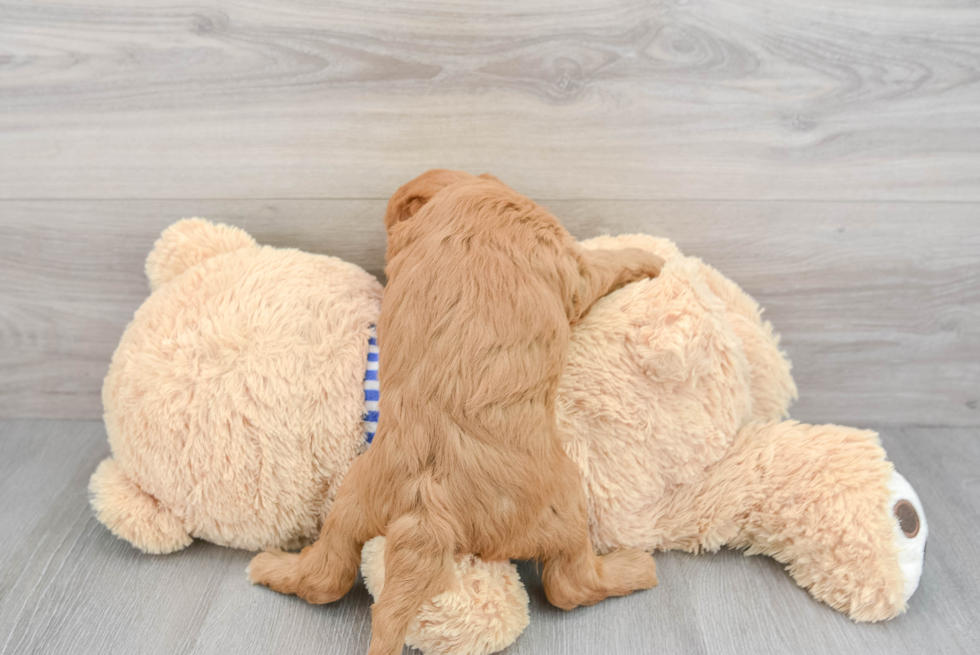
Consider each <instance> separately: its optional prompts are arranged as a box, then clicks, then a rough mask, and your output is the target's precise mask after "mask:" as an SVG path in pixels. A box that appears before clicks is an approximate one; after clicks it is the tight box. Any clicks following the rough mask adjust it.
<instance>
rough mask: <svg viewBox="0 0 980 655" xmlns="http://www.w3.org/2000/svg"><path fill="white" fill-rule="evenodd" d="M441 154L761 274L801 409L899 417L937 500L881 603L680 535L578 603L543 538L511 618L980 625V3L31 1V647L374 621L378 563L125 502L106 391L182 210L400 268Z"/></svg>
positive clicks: (901, 635)
mask: <svg viewBox="0 0 980 655" xmlns="http://www.w3.org/2000/svg"><path fill="white" fill-rule="evenodd" d="M434 166H439V167H451V168H460V169H465V170H469V171H472V172H477V173H478V172H483V171H490V172H493V173H494V174H496V175H498V176H499V177H501V178H502V179H503V180H505V181H506V182H508V183H510V184H511V185H512V186H514V187H515V188H517V189H518V190H520V191H522V192H524V193H527V194H528V195H530V196H532V197H533V198H535V199H537V200H539V201H541V202H543V203H544V204H546V205H547V206H549V207H550V208H551V209H553V210H554V211H555V213H556V214H557V215H558V216H559V217H560V218H562V219H563V220H564V221H565V223H566V224H567V225H568V227H569V228H570V230H571V231H572V232H573V234H575V235H577V236H579V237H582V238H585V237H589V236H593V235H596V234H600V233H603V232H611V233H621V232H646V233H652V234H658V235H662V236H667V237H670V238H673V239H674V240H676V241H677V242H678V244H679V245H680V246H681V247H682V248H683V249H684V250H685V251H686V252H687V253H689V254H692V255H697V256H700V257H702V258H704V259H705V260H706V261H708V262H709V263H711V264H713V265H715V266H716V267H718V268H719V269H720V270H721V271H722V272H724V273H726V274H727V275H729V276H730V277H732V278H733V279H735V280H736V281H737V282H739V283H740V284H741V285H743V287H744V288H745V289H746V290H747V291H748V292H749V293H751V294H753V295H754V296H755V297H756V298H757V299H758V300H759V301H760V302H761V303H762V304H763V305H764V306H765V307H766V308H767V317H768V318H770V319H771V320H772V321H773V323H774V324H775V326H776V328H777V330H778V331H780V332H781V333H782V334H783V345H784V347H785V348H786V350H787V351H788V353H789V355H790V357H791V359H792V360H793V362H794V375H795V377H796V379H797V382H798V384H799V387H800V393H801V399H800V401H799V403H798V404H797V405H796V406H795V407H794V409H793V412H794V415H795V417H797V418H800V419H803V420H808V421H814V422H838V423H845V424H851V425H856V426H861V427H874V426H879V427H883V428H884V441H885V445H886V447H887V448H888V449H889V451H890V453H891V455H892V457H893V459H894V460H895V461H896V462H897V463H898V464H899V465H900V468H901V470H902V471H903V472H904V474H905V475H906V477H908V478H909V480H910V481H912V483H913V484H914V485H915V486H916V487H917V488H918V490H919V492H920V494H921V495H922V498H923V501H924V502H925V504H926V507H927V510H928V512H929V515H930V519H931V525H932V536H931V542H930V547H929V554H928V559H927V562H926V569H925V574H924V578H923V583H922V587H921V588H920V590H919V592H918V594H917V595H916V597H915V598H914V599H913V603H912V608H911V610H910V612H909V614H908V615H907V616H904V617H902V618H900V619H898V620H896V621H893V622H891V623H888V624H885V625H875V626H857V625H854V624H851V623H850V622H849V621H847V620H846V619H845V618H844V617H842V616H840V615H839V614H837V613H835V612H833V611H831V610H829V609H827V608H826V607H823V606H821V605H818V604H817V603H815V602H814V601H812V600H811V599H810V598H809V596H807V595H806V594H805V593H804V592H802V591H800V590H799V589H798V588H796V587H795V586H794V585H793V583H792V582H791V581H790V580H789V578H788V577H787V576H786V575H785V574H784V573H783V572H782V571H781V570H780V568H779V567H778V566H777V565H776V564H774V563H773V562H771V561H770V560H767V559H764V558H742V557H741V556H739V555H738V554H735V553H722V554H719V555H717V556H713V557H702V558H696V557H690V556H686V555H680V554H665V555H661V556H660V558H659V572H660V575H661V580H662V584H661V587H659V588H658V589H656V590H653V591H651V592H647V593H644V594H638V595H635V596H633V597H630V598H626V599H618V600H615V601H612V602H607V603H602V604H600V605H599V606H597V607H594V608H590V609H587V610H581V611H576V612H573V613H570V614H563V613H561V612H558V611H555V610H553V609H552V608H550V607H549V606H548V605H547V604H546V603H545V602H544V600H543V596H542V593H541V589H540V581H539V580H538V579H537V576H536V573H535V571H534V569H533V567H530V566H523V567H522V569H521V571H522V575H523V576H524V577H525V579H526V580H527V581H528V586H529V588H530V589H531V596H532V603H533V605H534V607H533V613H532V625H531V627H530V628H529V629H528V630H527V632H526V633H525V635H524V636H523V637H522V638H521V640H520V641H519V642H518V643H517V644H515V646H514V647H513V648H512V649H511V650H510V652H511V653H591V652H609V653H625V654H628V655H634V654H635V655H640V654H646V653H650V652H664V653H739V652H746V653H748V652H752V653H758V652H771V653H826V652H841V653H850V652H853V653H865V652H881V653H889V654H892V653H903V652H908V653H913V652H915V653H919V652H922V651H924V650H927V651H929V652H936V653H957V652H976V648H975V646H976V644H977V643H980V630H978V625H980V614H978V607H980V598H978V592H977V589H978V583H980V565H978V564H977V562H978V557H977V555H978V546H977V544H978V542H980V521H978V518H980V517H978V506H980V502H978V501H980V498H978V493H980V492H978V489H980V486H978V477H977V476H978V474H977V473H976V471H977V470H978V465H980V3H977V2H975V1H972V0H935V1H933V2H929V3H913V2H900V3H896V2H894V0H862V1H861V2H852V1H849V0H807V1H804V0H739V1H738V2H733V1H732V0H663V1H660V2H649V1H646V0H528V1H526V2H520V3H505V2H487V1H486V0H457V1H454V2H451V3H449V2H447V3H437V2H418V1H417V0H358V1H357V2H350V1H330V0H325V1H323V2H309V1H308V0H281V1H277V2H273V3H270V2H264V3H263V2H236V3H233V2H229V1H227V0H188V1H187V2H182V3H174V2H172V0H143V1H141V2H133V1H132V0H99V1H98V2H96V0H0V492H2V493H0V653H3V654H5V653H11V654H13V653H17V654H18V655H19V654H20V653H49V652H58V653H76V652H77V653H102V652H110V653H127V654H128V653H133V652H143V653H156V652H159V653H191V652H193V653H224V652H235V653H244V654H246V655H247V654H249V653H260V652H261V653H267V652H283V653H294V652H295V653H304V652H310V653H313V652H317V653H321V652H331V653H332V652H338V653H344V652H351V653H358V652H363V650H364V648H365V645H366V643H367V636H368V632H369V628H370V625H369V616H368V609H367V608H368V602H369V601H368V597H367V595H366V593H365V592H364V591H363V589H362V588H358V589H356V590H355V591H354V592H353V593H352V594H350V595H349V596H348V597H347V598H346V599H344V600H343V601H342V602H341V603H338V604H337V605H336V606H332V607H329V608H314V607H309V606H307V605H305V604H303V603H301V602H299V601H297V600H296V599H293V598H285V597H281V596H277V595H275V594H272V593H270V592H267V591H266V590H263V589H253V588H251V587H249V586H248V585H247V584H246V582H245V580H244V575H243V569H244V566H245V563H246V561H247V560H248V557H249V555H248V554H247V553H243V552H239V551H232V550H227V549H221V548H217V547H213V546H209V545H207V544H195V545H194V546H193V547H191V548H190V549H188V550H186V551H184V552H182V553H179V554H176V555H173V556H169V557H161V558H155V557H144V556H140V555H138V554H137V553H135V552H134V551H133V550H131V549H130V548H129V547H128V546H126V545H125V544H123V543H121V542H119V541H116V540H114V539H113V538H112V537H111V536H110V535H108V534H107V532H106V531H105V530H104V529H103V528H102V526H101V525H99V524H98V523H97V522H96V521H95V520H94V519H93V518H92V516H91V513H90V510H89V509H88V507H87V505H86V499H85V485H86V483H87V480H88V477H89V475H90V474H91V472H92V470H93V469H94V467H95V465H96V464H97V462H98V461H99V459H100V458H101V457H103V456H104V455H105V452H106V446H105V435H104V432H103V429H102V427H101V425H100V424H99V423H98V422H97V421H91V420H86V419H97V418H98V417H99V416H100V413H101V407H100V400H99V389H100V385H101V379H102V377H103V376H104V374H105V372H106V370H107V367H108V361H109V357H110V355H111V353H112V350H113V349H114V347H115V345H116V343H117V342H118V340H119V336H120V335H121V333H122V330H123V329H124V326H125V324H126V322H127V321H128V320H129V318H130V317H131V316H132V313H133V311H134V310H135V309H136V307H137V306H138V305H139V303H140V302H141V301H142V300H143V299H144V298H145V297H146V294H147V285H146V281H145V278H144V276H143V274H142V267H143V260H144V259H145V257H146V254H147V252H148V251H149V249H150V247H151V246H152V243H153V241H154V239H155V238H156V236H157V235H158V234H159V232H160V230H162V229H163V228H164V227H166V225H168V224H169V223H171V222H173V221H174V220H177V219H178V218H181V217H184V216H193V215H198V216H205V217H210V218H213V219H217V220H222V221H226V222H230V223H233V224H236V225H240V226H242V227H244V228H245V229H247V230H248V231H250V232H251V233H253V234H254V235H255V236H256V238H257V239H258V240H259V241H260V242H262V243H269V244H272V245H280V246H290V247H299V248H305V249H308V250H312V251H315V252H322V253H328V254H334V255H338V256H340V257H343V258H345V259H348V260H350V261H353V262H355V263H357V264H360V265H361V266H364V267H365V268H367V269H368V270H369V271H371V272H373V273H380V272H381V270H382V268H383V250H384V235H383V229H382V225H381V215H382V212H383V207H384V203H385V201H386V199H387V197H388V196H389V194H390V193H391V192H392V191H393V190H394V189H395V188H396V187H397V186H398V185H400V184H401V183H403V182H404V181H406V180H408V179H409V178H411V177H413V176H414V175H416V174H417V173H419V172H421V171H422V170H424V169H426V168H429V167H434ZM32 418H33V419H37V418H43V419H51V418H59V419H66V420H63V421H51V420H24V419H32ZM912 426H917V427H912ZM971 647H973V648H971Z"/></svg>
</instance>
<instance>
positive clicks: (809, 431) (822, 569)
mask: <svg viewBox="0 0 980 655" xmlns="http://www.w3.org/2000/svg"><path fill="white" fill-rule="evenodd" d="M706 473H707V477H706V479H705V480H704V481H702V482H701V483H699V484H697V485H692V486H691V487H690V488H687V489H683V490H681V491H679V492H678V493H677V494H675V495H674V496H673V497H672V498H671V499H670V500H669V503H668V508H669V509H668V511H667V512H666V513H665V515H664V517H663V520H662V521H660V522H658V527H661V528H662V529H663V530H664V531H665V534H667V536H668V539H667V540H666V543H665V547H668V548H669V547H675V548H685V549H687V550H717V549H718V548H719V547H721V546H723V545H727V546H730V547H733V548H744V549H746V553H747V554H765V555H770V556H772V557H773V558H775V559H776V560H778V561H780V562H783V563H785V564H786V565H787V569H788V570H789V572H790V574H791V575H792V576H793V578H794V579H795V580H796V581H797V583H798V584H799V585H800V586H801V587H804V588H806V589H808V590H809V591H810V593H811V594H813V596H814V597H815V598H817V599H819V600H822V601H824V602H826V603H827V604H828V605H830V606H832V607H834V608H835V609H838V610H840V611H842V612H845V613H847V614H848V615H850V617H851V618H852V619H854V620H856V621H881V620H885V619H890V618H893V617H894V616H896V615H898V614H900V613H901V612H902V611H904V610H905V607H906V600H907V599H908V597H909V596H910V595H911V593H912V591H914V590H915V587H916V585H917V582H918V575H919V571H920V570H921V563H922V557H923V553H924V548H925V538H926V536H927V532H928V530H927V528H926V525H925V514H924V513H923V511H922V505H921V503H920V502H919V499H918V497H917V496H916V495H915V492H914V490H913V489H912V488H911V486H909V485H908V483H907V482H905V481H904V479H903V478H902V477H901V476H899V475H898V474H897V473H895V471H894V467H893V466H892V464H891V462H889V461H887V460H886V459H885V451H884V450H883V449H882V448H881V445H880V444H879V442H878V435H877V434H875V433H874V432H868V431H864V430H857V429H854V428H847V427H841V426H836V425H803V424H799V423H796V422H794V421H783V422H776V423H765V424H753V425H749V426H746V427H745V428H743V429H742V430H740V431H739V433H738V435H737V436H736V438H735V441H734V442H733V444H732V447H731V449H730V451H729V453H728V454H727V455H726V457H725V458H723V459H722V460H721V461H719V462H717V463H715V464H713V465H712V466H711V467H709V469H708V470H707V471H706Z"/></svg>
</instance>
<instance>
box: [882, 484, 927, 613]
mask: <svg viewBox="0 0 980 655" xmlns="http://www.w3.org/2000/svg"><path fill="white" fill-rule="evenodd" d="M888 489H889V492H890V498H889V501H888V507H889V508H890V509H889V511H890V512H891V515H892V519H893V520H894V522H895V546H896V547H897V549H898V563H899V566H900V567H901V569H902V577H903V578H904V579H905V592H904V597H905V600H906V601H908V599H909V598H911V597H912V594H913V593H915V590H916V589H917V588H918V586H919V578H920V577H921V576H922V564H923V561H924V560H925V553H926V539H927V538H928V536H929V525H928V523H926V515H925V512H924V511H923V509H922V502H921V501H920V500H919V496H918V494H916V493H915V489H913V488H912V485H911V484H909V482H908V480H906V479H905V478H904V477H902V475H901V474H900V473H898V472H897V471H894V472H893V473H892V478H891V480H890V481H889V484H888Z"/></svg>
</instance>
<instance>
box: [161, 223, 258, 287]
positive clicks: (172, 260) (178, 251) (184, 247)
mask: <svg viewBox="0 0 980 655" xmlns="http://www.w3.org/2000/svg"><path fill="white" fill-rule="evenodd" d="M254 245H256V244H255V239H253V238H252V237H251V236H249V235H248V233H246V232H245V231H244V230H241V229H239V228H237V227H233V226H231V225H225V224H224V223H219V224H217V225H215V224H214V223H212V222H210V221H206V220H204V219H203V218H185V219H183V220H180V221H177V222H176V223H174V224H173V225H171V226H170V227H168V228H167V229H166V230H164V231H163V233H162V234H161V235H160V238H159V239H157V241H156V243H155V244H154V245H153V250H152V251H151V252H150V254H149V256H148V257H147V258H146V277H147V278H149V280H150V289H151V290H152V291H156V290H157V289H159V288H160V287H161V286H162V285H164V284H166V283H167V282H169V281H170V280H172V279H174V278H175V277H177V276H178V275H180V274H181V273H183V272H184V271H186V270H187V269H189V268H190V267H192V266H194V265H196V264H200V263H201V262H203V261H205V260H207V259H210V258H211V257H214V256H215V255H221V254H223V253H226V252H232V251H234V250H240V249H242V248H249V247H252V246H254Z"/></svg>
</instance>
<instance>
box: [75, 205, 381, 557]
mask: <svg viewBox="0 0 980 655" xmlns="http://www.w3.org/2000/svg"><path fill="white" fill-rule="evenodd" d="M191 244H194V245H193V246H192V245H191ZM182 266H186V267H187V268H186V270H181V267H182ZM146 268H147V273H148V275H149V276H150V279H151V281H152V283H153V284H154V285H155V286H156V287H157V290H156V291H155V292H154V293H153V295H151V296H150V297H149V299H147V301H146V302H145V303H144V304H143V306H142V307H140V309H139V310H138V311H137V312H136V315H135V316H134V317H133V322H132V323H131V324H130V326H129V327H128V328H127V330H126V332H125V334H124V335H123V338H122V341H121V342H120V344H119V347H118V348H117V349H116V352H115V354H114V355H113V361H112V365H111V366H110V370H109V375H108V376H107V377H106V379H105V383H104V384H103V389H102V400H103V405H104V407H105V424H106V430H107V432H108V434H109V444H110V446H111V448H112V458H111V459H108V460H106V461H105V462H103V463H102V465H101V466H100V467H99V468H98V470H97V471H96V473H95V475H94V476H93V477H92V482H91V492H92V506H93V507H94V508H95V511H96V515H97V516H98V517H99V520H100V521H102V522H103V523H105V524H106V526H108V527H109V528H110V529H111V530H112V531H113V533H114V534H116V535H118V536H120V537H123V538H124V539H126V540H127V541H130V542H131V543H133V544H134V545H136V546H137V547H139V548H141V549H142V550H145V551H147V552H151V553H167V552H171V551H174V550H177V549H179V548H183V547H185V546H187V545H188V544H189V543H190V539H191V537H197V538H201V539H207V540H208V541H213V542H215V543H218V544H222V545H226V546H233V547H236V548H247V549H250V550H257V549H261V548H266V547H272V546H278V547H292V546H295V545H299V544H300V543H302V542H304V541H308V540H310V539H312V538H313V537H315V536H316V534H317V531H318V530H319V528H320V525H321V523H322V520H323V517H324V516H325V514H326V512H327V510H328V508H329V506H330V502H331V500H332V499H333V495H334V494H335V493H336V489H337V486H338V485H339V483H340V480H342V479H343V477H344V475H345V474H346V473H347V470H348V468H350V465H351V462H352V461H353V459H354V457H355V456H356V454H357V452H358V447H359V445H360V442H361V440H362V435H361V421H360V413H361V410H362V408H363V395H362V391H361V380H362V379H363V377H364V361H365V354H366V352H367V346H368V344H367V339H368V336H367V335H368V330H369V326H370V325H371V324H372V323H373V322H374V321H376V320H377V315H378V311H379V302H380V300H381V291H382V289H381V286H380V285H379V284H378V282H377V281H376V280H375V279H374V278H373V277H372V276H370V275H368V274H367V273H365V272H364V271H363V270H361V269H360V268H358V267H356V266H354V265H352V264H348V263H346V262H343V261H341V260H339V259H336V258H334V257H323V256H318V255H310V254H307V253H301V252H298V251H295V250H280V249H275V248H269V247H259V246H257V245H255V242H254V241H253V240H252V238H251V237H250V236H248V235H247V234H245V233H244V232H242V231H241V230H238V229H237V228H234V227H229V226H225V225H221V226H214V225H211V224H210V223H207V222H206V221H202V220H186V221H181V222H179V223H177V224H175V225H173V226H172V227H170V228H168V229H167V230H166V231H165V232H164V233H163V235H162V236H161V237H160V240H159V241H158V242H157V245H156V246H155V248H154V250H153V253H152V254H151V255H150V257H149V258H148V259H147V266H146Z"/></svg>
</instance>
